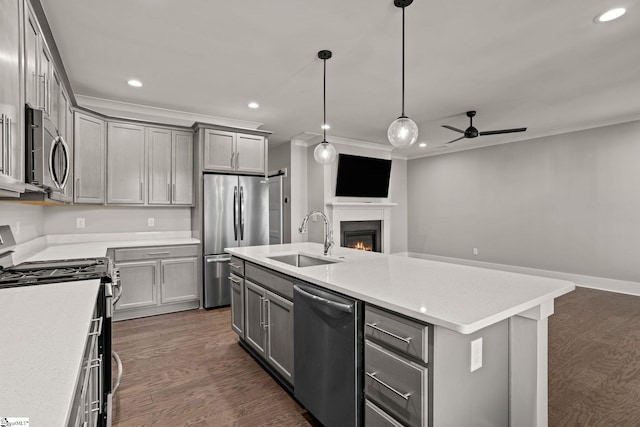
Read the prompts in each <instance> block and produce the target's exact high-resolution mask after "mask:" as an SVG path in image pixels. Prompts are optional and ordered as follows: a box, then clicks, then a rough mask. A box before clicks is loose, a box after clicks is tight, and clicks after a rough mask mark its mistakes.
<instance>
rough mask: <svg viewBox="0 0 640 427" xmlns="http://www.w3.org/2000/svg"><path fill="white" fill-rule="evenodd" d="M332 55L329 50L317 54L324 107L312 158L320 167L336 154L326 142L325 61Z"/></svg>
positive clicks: (334, 157) (334, 149)
mask: <svg viewBox="0 0 640 427" xmlns="http://www.w3.org/2000/svg"><path fill="white" fill-rule="evenodd" d="M331 56H332V53H331V51H330V50H321V51H320V52H318V58H320V59H322V61H323V62H324V78H323V83H322V97H323V100H322V103H323V107H324V120H323V121H322V130H323V138H322V142H321V143H320V144H318V145H316V148H315V149H314V150H313V158H314V159H315V161H316V162H317V163H319V164H321V165H328V164H330V163H333V162H335V161H336V158H337V157H338V152H337V151H336V148H335V147H334V146H333V145H331V144H329V143H328V142H327V128H328V126H327V59H330V58H331Z"/></svg>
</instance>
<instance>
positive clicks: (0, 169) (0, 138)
mask: <svg viewBox="0 0 640 427" xmlns="http://www.w3.org/2000/svg"><path fill="white" fill-rule="evenodd" d="M4 117H5V116H4V114H2V115H1V116H0V125H2V128H1V129H2V131H0V156H1V157H0V173H5V171H4V136H5V132H4Z"/></svg>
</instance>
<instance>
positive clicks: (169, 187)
mask: <svg viewBox="0 0 640 427" xmlns="http://www.w3.org/2000/svg"><path fill="white" fill-rule="evenodd" d="M167 200H168V201H171V184H169V183H168V182H167Z"/></svg>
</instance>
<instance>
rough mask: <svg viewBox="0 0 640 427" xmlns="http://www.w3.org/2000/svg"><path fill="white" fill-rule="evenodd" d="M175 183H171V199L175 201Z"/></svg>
mask: <svg viewBox="0 0 640 427" xmlns="http://www.w3.org/2000/svg"><path fill="white" fill-rule="evenodd" d="M175 199H176V184H175V183H174V184H171V201H172V202H175V201H176V200H175Z"/></svg>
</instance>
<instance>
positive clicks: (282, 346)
mask: <svg viewBox="0 0 640 427" xmlns="http://www.w3.org/2000/svg"><path fill="white" fill-rule="evenodd" d="M244 291H245V300H244V301H245V305H244V312H245V324H244V325H245V330H244V332H245V335H244V337H245V342H246V343H247V344H248V345H249V346H250V347H251V348H252V349H253V350H254V351H255V352H256V353H257V354H258V355H259V356H261V357H263V358H264V360H265V361H266V362H267V363H268V364H269V365H270V366H271V368H273V369H274V370H275V371H276V372H277V373H278V374H280V376H281V377H282V378H283V379H284V380H285V381H287V382H288V383H289V384H293V383H294V378H293V302H292V301H289V300H287V299H285V298H283V297H281V296H280V295H277V294H275V293H274V292H271V291H269V290H267V289H265V288H263V287H262V286H260V285H257V284H256V283H253V282H252V281H250V280H249V279H246V278H245V280H244Z"/></svg>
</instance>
